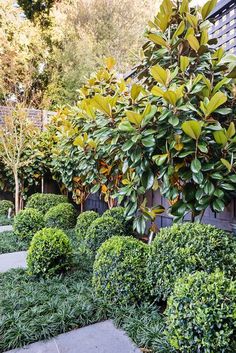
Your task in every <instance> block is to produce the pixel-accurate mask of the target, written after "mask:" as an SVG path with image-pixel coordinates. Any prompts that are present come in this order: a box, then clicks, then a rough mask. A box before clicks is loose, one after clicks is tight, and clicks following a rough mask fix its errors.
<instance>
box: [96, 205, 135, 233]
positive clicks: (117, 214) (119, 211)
mask: <svg viewBox="0 0 236 353" xmlns="http://www.w3.org/2000/svg"><path fill="white" fill-rule="evenodd" d="M124 214H125V208H124V207H121V206H118V207H113V208H111V209H110V210H106V211H105V212H104V213H103V216H109V217H113V218H115V219H117V220H118V221H120V222H121V223H122V225H123V227H124V231H125V232H126V233H127V235H131V234H132V231H133V228H132V226H133V221H132V220H129V221H128V220H127V219H126V217H125V216H124Z"/></svg>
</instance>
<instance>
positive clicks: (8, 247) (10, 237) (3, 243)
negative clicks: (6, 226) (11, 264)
mask: <svg viewBox="0 0 236 353" xmlns="http://www.w3.org/2000/svg"><path fill="white" fill-rule="evenodd" d="M27 248H28V242H27V241H26V240H23V239H20V238H19V237H17V236H16V235H15V234H14V232H3V233H0V254H5V253H9V252H15V251H24V250H27Z"/></svg>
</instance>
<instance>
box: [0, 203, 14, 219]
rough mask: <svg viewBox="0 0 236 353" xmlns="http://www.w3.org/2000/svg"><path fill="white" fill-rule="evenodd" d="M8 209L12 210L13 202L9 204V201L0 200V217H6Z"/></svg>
mask: <svg viewBox="0 0 236 353" xmlns="http://www.w3.org/2000/svg"><path fill="white" fill-rule="evenodd" d="M9 208H11V209H12V210H13V209H14V204H13V202H11V201H9V200H1V201H0V217H7V215H8V210H9Z"/></svg>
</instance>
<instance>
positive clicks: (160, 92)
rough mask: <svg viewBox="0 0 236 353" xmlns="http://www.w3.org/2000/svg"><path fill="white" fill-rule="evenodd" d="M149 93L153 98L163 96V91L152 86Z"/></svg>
mask: <svg viewBox="0 0 236 353" xmlns="http://www.w3.org/2000/svg"><path fill="white" fill-rule="evenodd" d="M151 93H152V94H153V95H154V96H157V97H163V95H164V93H165V92H164V91H163V90H162V89H161V88H160V87H158V86H154V87H153V88H152V90H151Z"/></svg>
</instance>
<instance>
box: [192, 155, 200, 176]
mask: <svg viewBox="0 0 236 353" xmlns="http://www.w3.org/2000/svg"><path fill="white" fill-rule="evenodd" d="M201 168H202V165H201V162H200V161H199V159H197V158H196V159H194V160H193V161H192V162H191V170H192V172H193V173H198V172H200V170H201Z"/></svg>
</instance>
